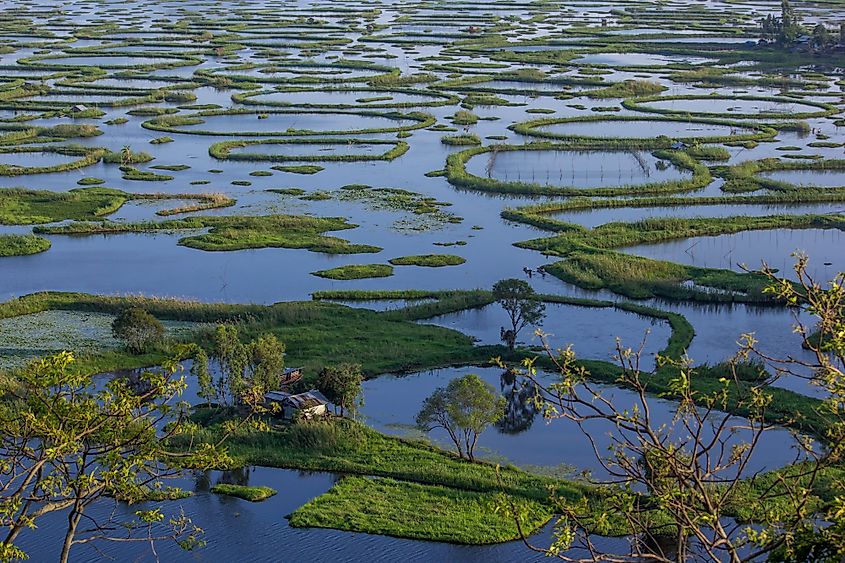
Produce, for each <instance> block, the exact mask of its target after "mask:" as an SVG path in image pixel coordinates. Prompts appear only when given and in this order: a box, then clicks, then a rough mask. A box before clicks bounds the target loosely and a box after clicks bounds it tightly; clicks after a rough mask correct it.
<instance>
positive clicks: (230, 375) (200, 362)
mask: <svg viewBox="0 0 845 563" xmlns="http://www.w3.org/2000/svg"><path fill="white" fill-rule="evenodd" d="M210 348H211V351H210V352H206V351H205V350H203V349H199V348H198V349H197V350H195V351H194V354H193V357H194V365H193V367H192V368H191V371H192V373H193V374H194V375H195V376H196V377H197V380H198V383H199V387H200V391H199V395H200V396H201V397H202V398H204V399H206V400H207V401H209V402H217V403H220V404H223V405H232V406H234V405H242V404H244V403H245V402H247V403H250V405H254V404H255V403H257V402H258V401H259V399H260V397H262V396H263V395H264V393H266V392H267V391H270V390H272V389H275V388H277V387H278V385H279V381H280V379H281V374H282V370H283V369H284V367H285V359H284V356H285V346H284V344H282V343H281V342H279V340H278V339H277V338H276V337H275V336H274V335H272V334H267V335H263V336H260V337H258V338H257V339H256V340H253V341H252V342H249V343H247V344H244V343H243V342H241V338H240V334H239V331H238V327H236V326H235V325H229V324H221V325H218V326H217V328H216V329H215V330H214V332H213V334H212V335H211V346H210ZM213 368H216V369H213ZM212 369H213V372H214V373H216V374H217V376H216V377H214V376H213V375H212ZM247 399H249V400H247Z"/></svg>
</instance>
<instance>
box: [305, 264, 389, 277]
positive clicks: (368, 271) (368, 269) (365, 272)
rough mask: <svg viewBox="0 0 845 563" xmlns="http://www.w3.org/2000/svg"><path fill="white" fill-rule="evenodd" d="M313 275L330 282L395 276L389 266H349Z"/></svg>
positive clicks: (321, 271)
mask: <svg viewBox="0 0 845 563" xmlns="http://www.w3.org/2000/svg"><path fill="white" fill-rule="evenodd" d="M311 274H312V275H315V276H317V277H320V278H327V279H330V280H362V279H368V278H387V277H390V276H392V275H393V268H392V267H391V266H388V265H387V264H349V265H346V266H338V267H337V268H330V269H328V270H318V271H316V272H311Z"/></svg>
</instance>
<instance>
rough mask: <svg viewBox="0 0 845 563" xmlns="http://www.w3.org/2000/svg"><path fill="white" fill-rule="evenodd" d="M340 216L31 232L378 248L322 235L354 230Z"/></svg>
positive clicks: (208, 246)
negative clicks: (153, 235)
mask: <svg viewBox="0 0 845 563" xmlns="http://www.w3.org/2000/svg"><path fill="white" fill-rule="evenodd" d="M356 226H357V225H353V224H350V223H347V222H346V220H345V219H343V218H341V217H306V216H296V215H263V216H240V215H234V216H213V217H189V218H186V219H176V220H168V221H159V222H147V223H115V222H107V221H104V222H101V223H91V222H84V221H76V222H72V223H68V224H66V225H60V226H55V227H36V228H35V231H36V232H38V233H43V234H51V235H77V236H78V235H95V234H99V235H103V234H120V233H155V232H174V231H175V232H178V231H196V230H202V229H208V232H207V233H204V234H197V235H189V236H185V237H183V238H181V239H179V244H180V245H181V246H186V247H188V248H194V249H197V250H207V251H233V250H245V249H249V248H273V247H275V248H294V249H297V248H299V249H305V250H310V251H311V252H323V253H326V254H358V253H372V252H379V251H380V250H381V249H380V248H378V247H376V246H370V245H365V244H350V243H349V242H348V241H346V240H343V239H340V238H337V237H329V236H325V235H324V234H323V233H325V232H327V231H339V230H345V229H354V228H355V227H356Z"/></svg>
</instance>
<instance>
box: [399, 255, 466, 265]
mask: <svg viewBox="0 0 845 563" xmlns="http://www.w3.org/2000/svg"><path fill="white" fill-rule="evenodd" d="M388 262H390V263H391V264H393V265H394V266H425V267H428V268H440V267H443V266H459V265H461V264H463V263H464V262H466V259H465V258H462V257H461V256H455V255H454V254H423V255H420V256H401V257H399V258H392V259H390V260H388Z"/></svg>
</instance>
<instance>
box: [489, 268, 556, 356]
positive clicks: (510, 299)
mask: <svg viewBox="0 0 845 563" xmlns="http://www.w3.org/2000/svg"><path fill="white" fill-rule="evenodd" d="M493 296H494V297H495V298H496V301H498V302H499V304H500V305H501V306H502V308H503V309H504V310H505V311H506V312H507V314H508V317H509V318H510V321H511V329H510V330H505V329H504V328H503V329H502V330H501V337H502V340H503V341H504V342H505V344H507V346H508V348H510V349H511V350H513V349H514V346H516V339H517V337H518V336H519V332H520V331H521V330H522V329H523V328H525V327H526V326H527V325H536V324H538V323H540V322H541V321H542V320H543V317H545V311H546V306H545V305H544V304H543V302H542V301H538V300H537V299H536V297H537V294H536V293H535V292H534V289H532V288H531V286H530V285H528V282H525V281H523V280H517V279H508V280H502V281H499V282H496V285H494V286H493Z"/></svg>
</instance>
